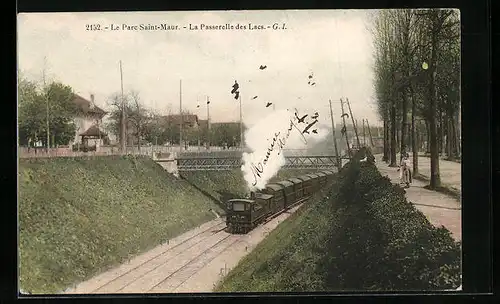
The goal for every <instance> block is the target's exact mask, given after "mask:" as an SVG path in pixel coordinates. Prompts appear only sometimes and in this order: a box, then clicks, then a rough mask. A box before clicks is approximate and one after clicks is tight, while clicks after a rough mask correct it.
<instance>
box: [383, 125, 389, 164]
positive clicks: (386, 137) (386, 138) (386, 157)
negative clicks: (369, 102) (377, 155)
mask: <svg viewBox="0 0 500 304" xmlns="http://www.w3.org/2000/svg"><path fill="white" fill-rule="evenodd" d="M382 161H384V162H388V161H389V130H388V122H387V115H385V117H384V156H383V157H382Z"/></svg>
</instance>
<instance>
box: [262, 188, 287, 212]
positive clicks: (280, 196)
mask: <svg viewBox="0 0 500 304" xmlns="http://www.w3.org/2000/svg"><path fill="white" fill-rule="evenodd" d="M260 192H261V193H264V194H270V195H272V196H273V198H272V200H271V210H272V211H271V212H273V213H276V212H278V211H281V210H283V209H284V208H285V194H284V191H283V186H282V185H279V184H274V183H273V184H267V185H266V188H264V189H262V190H261V191H260Z"/></svg>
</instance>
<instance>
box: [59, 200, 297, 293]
mask: <svg viewBox="0 0 500 304" xmlns="http://www.w3.org/2000/svg"><path fill="white" fill-rule="evenodd" d="M297 209H298V207H295V208H293V209H291V210H289V211H288V212H286V213H283V214H281V215H280V216H278V217H276V218H274V219H272V220H271V221H269V222H268V223H266V224H264V225H261V226H259V227H257V228H256V229H254V230H253V231H251V232H250V233H248V234H246V235H232V234H229V233H227V232H225V231H224V230H223V228H224V227H225V222H224V219H223V218H220V219H216V220H213V221H210V222H207V223H205V224H203V225H201V226H199V227H197V228H195V229H193V230H191V231H189V232H187V233H184V234H182V235H180V236H179V237H177V238H175V239H172V240H169V241H168V242H166V243H164V244H162V245H160V246H158V247H156V248H154V249H152V250H150V251H148V252H146V253H144V254H142V255H140V256H137V257H136V258H134V259H132V260H130V261H129V262H126V263H124V264H122V265H120V266H119V267H117V268H115V269H112V270H110V271H107V272H104V273H102V274H100V275H98V276H96V277H94V278H92V279H90V280H88V281H85V282H82V283H80V284H78V285H77V286H76V287H74V288H71V289H68V290H66V291H65V292H64V293H66V294H90V293H93V294H112V293H177V292H210V291H211V290H212V289H213V287H214V286H215V285H216V283H217V282H218V281H219V280H220V279H221V278H222V277H223V276H224V275H225V274H227V272H228V271H229V270H230V269H231V268H233V267H234V266H236V265H237V263H238V262H239V261H240V259H241V258H243V257H244V256H245V255H246V254H248V253H249V252H251V250H252V249H253V248H254V247H255V246H256V245H257V244H258V243H259V242H260V241H262V240H263V239H264V238H265V236H266V235H267V234H268V233H269V231H271V230H272V229H274V228H276V226H278V224H279V223H280V222H282V221H283V220H285V219H286V218H287V217H288V216H290V214H291V213H293V212H295V210H297Z"/></svg>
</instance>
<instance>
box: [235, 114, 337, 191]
mask: <svg viewBox="0 0 500 304" xmlns="http://www.w3.org/2000/svg"><path fill="white" fill-rule="evenodd" d="M306 126H307V123H304V122H298V119H297V117H296V115H295V110H278V111H272V112H271V113H270V114H268V115H267V116H265V117H264V118H263V119H262V120H260V121H259V122H258V123H257V124H255V125H254V126H252V127H251V128H250V129H249V130H248V131H247V132H246V133H245V135H244V136H245V138H244V139H245V144H246V147H247V148H249V149H250V150H251V151H252V152H251V153H243V156H242V161H243V165H242V166H241V170H242V171H243V176H244V178H245V181H246V182H247V185H248V188H249V190H250V191H255V190H260V189H264V188H265V186H266V184H267V183H268V181H269V180H270V179H271V178H272V177H273V176H275V175H276V174H277V173H278V171H279V169H280V168H281V167H283V166H284V165H285V156H284V153H283V150H285V149H305V148H307V147H308V145H310V144H311V142H318V141H321V140H323V139H324V138H325V137H326V135H327V133H328V132H327V130H324V129H321V128H320V127H319V126H314V128H310V130H309V133H310V134H303V133H302V131H303V130H304V129H305V128H306ZM313 129H315V130H316V131H317V133H312V132H310V131H312V130H313Z"/></svg>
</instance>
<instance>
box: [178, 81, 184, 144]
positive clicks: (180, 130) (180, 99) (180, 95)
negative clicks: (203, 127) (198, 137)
mask: <svg viewBox="0 0 500 304" xmlns="http://www.w3.org/2000/svg"><path fill="white" fill-rule="evenodd" d="M179 115H180V121H181V124H180V126H179V149H180V150H179V152H180V151H182V125H183V124H184V117H183V115H182V79H181V80H180V82H179Z"/></svg>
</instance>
